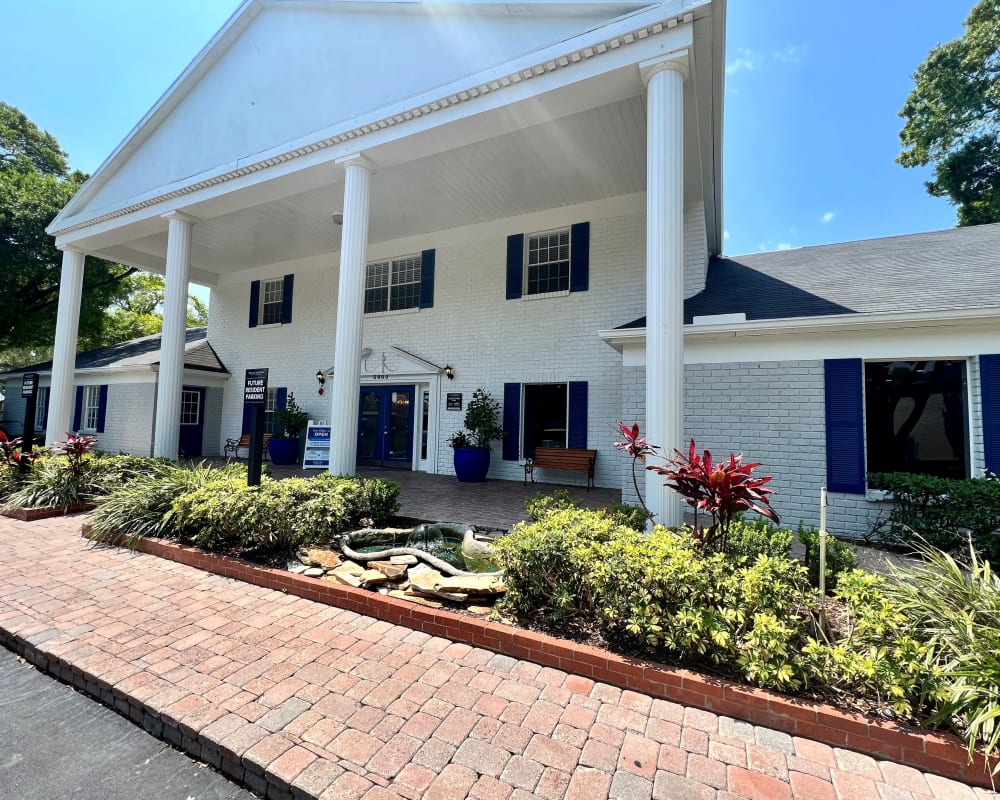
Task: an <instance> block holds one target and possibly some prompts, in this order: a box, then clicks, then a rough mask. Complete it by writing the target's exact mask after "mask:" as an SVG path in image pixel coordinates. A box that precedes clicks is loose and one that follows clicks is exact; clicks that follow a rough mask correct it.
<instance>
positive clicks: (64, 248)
mask: <svg viewBox="0 0 1000 800" xmlns="http://www.w3.org/2000/svg"><path fill="white" fill-rule="evenodd" d="M56 250H58V251H59V252H60V253H73V254H75V255H78V256H86V255H87V254H86V253H85V252H84V251H83V250H81V249H80V248H79V247H73V246H72V245H69V244H57V245H56Z"/></svg>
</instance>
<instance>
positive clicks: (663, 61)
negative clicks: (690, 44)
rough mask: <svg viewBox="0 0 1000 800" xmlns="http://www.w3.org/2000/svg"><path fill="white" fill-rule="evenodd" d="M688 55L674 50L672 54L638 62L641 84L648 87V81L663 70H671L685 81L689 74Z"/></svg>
mask: <svg viewBox="0 0 1000 800" xmlns="http://www.w3.org/2000/svg"><path fill="white" fill-rule="evenodd" d="M689 62H690V53H689V52H688V51H687V50H686V49H685V50H675V51H674V52H672V53H666V54H664V55H662V56H657V57H656V58H650V59H647V60H646V61H640V62H639V75H641V76H642V82H643V83H644V84H646V85H647V86H648V85H649V81H650V79H651V78H652V77H653V76H654V75H655V74H656V73H658V72H663V71H665V70H673V71H674V72H679V73H680V74H681V77H682V78H684V80H687V77H688V75H689V74H690V68H689Z"/></svg>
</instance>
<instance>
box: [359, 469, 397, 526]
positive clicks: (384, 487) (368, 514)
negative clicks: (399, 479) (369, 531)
mask: <svg viewBox="0 0 1000 800" xmlns="http://www.w3.org/2000/svg"><path fill="white" fill-rule="evenodd" d="M359 480H360V481H361V489H362V491H363V493H364V498H365V500H364V510H363V511H362V512H361V519H358V520H357V521H358V522H359V523H362V522H365V523H366V524H367V525H369V526H370V527H381V526H383V525H385V524H386V523H387V522H388V521H389V520H390V519H391V518H392V517H394V516H395V515H396V512H397V511H399V490H400V486H399V484H398V483H395V482H394V481H389V480H386V479H385V478H361V479H359Z"/></svg>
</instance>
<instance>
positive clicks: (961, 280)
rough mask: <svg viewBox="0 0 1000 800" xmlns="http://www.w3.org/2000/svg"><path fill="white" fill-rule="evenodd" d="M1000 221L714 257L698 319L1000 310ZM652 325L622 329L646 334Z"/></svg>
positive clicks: (691, 311)
mask: <svg viewBox="0 0 1000 800" xmlns="http://www.w3.org/2000/svg"><path fill="white" fill-rule="evenodd" d="M998 290H1000V223H996V224H992V225H978V226H974V227H968V228H952V229H950V230H944V231H932V232H930V233H916V234H908V235H904V236H889V237H886V238H884V239H866V240H862V241H858V242H844V243H841V244H829V245H820V246H816V247H803V248H800V249H795V250H779V251H776V252H771V253H754V254H751V255H745V256H734V257H731V258H713V259H712V260H711V261H710V262H709V266H708V278H707V281H706V284H705V289H704V291H702V292H701V293H699V294H697V295H695V296H694V297H691V298H689V299H687V300H686V301H685V302H684V322H685V324H691V322H692V320H693V318H694V317H698V316H716V315H721V314H740V313H743V314H746V318H747V320H765V319H789V318H796V317H825V316H836V315H840V314H864V313H878V312H911V313H912V312H926V311H949V310H954V311H961V310H965V309H971V308H985V307H990V306H996V305H1000V291H998ZM645 326H646V319H645V317H642V318H640V319H637V320H633V321H632V322H629V323H627V324H625V325H622V326H621V328H623V329H625V328H644V327H645Z"/></svg>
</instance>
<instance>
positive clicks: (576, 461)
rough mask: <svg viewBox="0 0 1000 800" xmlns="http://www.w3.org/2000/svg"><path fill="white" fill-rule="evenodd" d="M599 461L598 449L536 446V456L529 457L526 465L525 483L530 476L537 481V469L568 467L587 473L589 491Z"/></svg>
mask: <svg viewBox="0 0 1000 800" xmlns="http://www.w3.org/2000/svg"><path fill="white" fill-rule="evenodd" d="M596 463H597V451H596V450H577V449H571V448H567V447H536V448H535V457H534V458H529V459H528V460H527V462H525V465H524V485H525V486H527V485H528V477H529V476H530V477H531V482H532V483H534V482H535V470H536V469H537V468H539V467H541V468H542V469H568V470H579V471H580V472H586V473H587V491H588V492H589V491H590V488H591V487H592V486H593V485H594V465H595V464H596Z"/></svg>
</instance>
